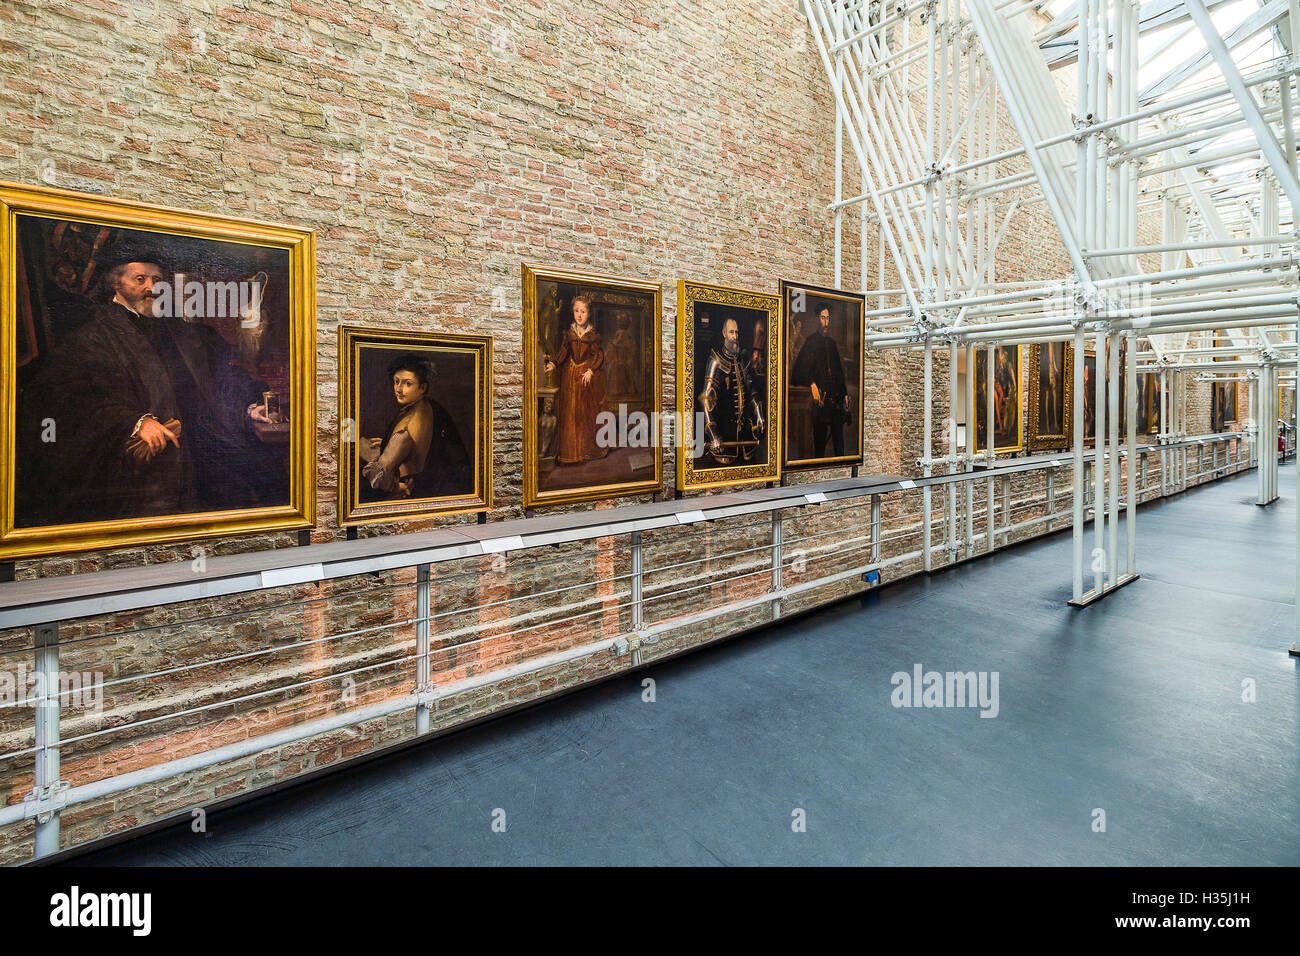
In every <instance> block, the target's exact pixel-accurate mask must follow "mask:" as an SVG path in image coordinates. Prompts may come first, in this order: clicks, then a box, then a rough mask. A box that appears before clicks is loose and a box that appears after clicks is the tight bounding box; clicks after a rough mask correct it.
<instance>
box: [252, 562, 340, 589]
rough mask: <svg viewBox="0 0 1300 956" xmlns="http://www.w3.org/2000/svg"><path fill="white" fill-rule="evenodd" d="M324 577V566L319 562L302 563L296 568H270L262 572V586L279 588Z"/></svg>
mask: <svg viewBox="0 0 1300 956" xmlns="http://www.w3.org/2000/svg"><path fill="white" fill-rule="evenodd" d="M323 577H325V568H324V566H323V565H320V564H303V565H299V566H298V567H296V568H272V569H271V570H269V571H263V572H262V587H264V588H281V587H284V586H286V585H289V584H306V583H307V582H308V581H319V580H320V579H321V578H323Z"/></svg>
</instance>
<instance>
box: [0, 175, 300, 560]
mask: <svg viewBox="0 0 1300 956" xmlns="http://www.w3.org/2000/svg"><path fill="white" fill-rule="evenodd" d="M20 216H32V217H40V218H47V219H56V220H65V221H74V222H81V223H89V224H92V225H101V226H105V227H107V228H121V229H133V230H139V231H144V232H154V233H158V234H160V235H162V236H169V235H170V236H180V237H190V238H197V239H212V240H220V241H222V242H229V243H244V244H248V245H256V246H265V247H270V248H277V249H284V250H286V251H287V253H288V257H289V268H288V272H289V286H290V290H289V354H290V356H291V362H290V369H289V393H290V399H289V400H290V407H291V408H293V409H294V413H293V415H292V420H291V423H290V435H289V462H290V467H289V473H290V479H289V504H287V505H281V506H275V507H266V508H244V509H238V510H229V511H213V512H202V513H195V514H180V515H167V516H162V517H141V518H129V519H121V520H113V521H93V522H81V523H75V524H63V525H45V526H38V527H30V528H15V518H16V516H15V484H16V476H15V455H16V451H17V434H16V430H17V382H16V379H17V274H16V272H17V269H16V266H17V229H18V225H17V223H18V217H20ZM0 262H2V263H3V269H2V270H0V389H2V391H0V410H2V413H0V419H2V421H0V560H13V559H15V558H28V557H37V556H41V555H49V554H58V553H66V552H75V551H90V550H99V549H103V548H121V547H127V546H132V545H144V544H163V543H173V542H180V541H188V540H195V539H201V538H214V537H223V536H228V535H241V534H254V533H267V532H274V531H290V530H300V529H306V528H312V527H314V526H315V516H316V364H315V359H316V237H315V233H314V232H313V231H312V230H310V229H301V228H297V227H294V226H288V225H280V224H275V223H267V222H259V221H255V220H250V219H239V218H235V217H232V216H224V215H220V214H216V213H205V212H196V211H193V210H186V209H175V208H171V207H168V206H160V205H154V204H151V203H143V202H135V201H132V200H125V199H114V198H108V197H102V196H93V195H87V194H84V193H78V192H71V191H68V190H63V189H51V188H46V187H42V186H25V185H21V184H16V183H4V182H0Z"/></svg>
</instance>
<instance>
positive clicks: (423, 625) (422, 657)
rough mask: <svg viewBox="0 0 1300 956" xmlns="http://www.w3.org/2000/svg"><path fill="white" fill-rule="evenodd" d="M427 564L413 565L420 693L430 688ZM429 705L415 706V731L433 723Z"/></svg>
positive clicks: (416, 664) (417, 686)
mask: <svg viewBox="0 0 1300 956" xmlns="http://www.w3.org/2000/svg"><path fill="white" fill-rule="evenodd" d="M429 607H430V601H429V565H427V564H417V565H416V566H415V617H416V621H415V653H416V655H417V656H416V659H415V692H416V693H417V694H422V693H424V692H425V691H428V690H429V689H430V687H429V682H430V678H431V675H430V673H429ZM430 707H431V705H430V704H427V703H419V704H416V706H415V732H416V733H417V734H427V733H428V732H429V729H430V727H431V725H432V723H433V720H432V712H431V710H430Z"/></svg>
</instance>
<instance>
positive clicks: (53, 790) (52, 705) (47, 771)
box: [28, 624, 62, 860]
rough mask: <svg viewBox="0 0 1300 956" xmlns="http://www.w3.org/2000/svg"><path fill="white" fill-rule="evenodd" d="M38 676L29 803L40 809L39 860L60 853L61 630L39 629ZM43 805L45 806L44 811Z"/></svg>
mask: <svg viewBox="0 0 1300 956" xmlns="http://www.w3.org/2000/svg"><path fill="white" fill-rule="evenodd" d="M35 651H36V673H37V674H39V675H40V679H41V684H40V695H38V696H40V697H41V698H42V699H40V700H37V701H36V773H35V781H34V785H33V787H32V792H31V794H30V795H29V796H28V799H29V800H31V801H33V802H34V803H35V804H36V805H37V812H36V841H35V847H34V849H33V856H34V857H35V858H36V859H38V860H39V859H41V858H42V857H47V856H51V855H52V854H55V853H58V852H59V810H58V807H57V806H54V807H51V806H50V803H51V802H52V801H53V800H54V798H55V796H56V794H57V792H58V791H59V790H60V784H61V782H62V781H60V780H59V626H58V625H57V624H42V625H40V626H39V627H37V628H36V642H35ZM41 804H45V806H44V807H42V806H41Z"/></svg>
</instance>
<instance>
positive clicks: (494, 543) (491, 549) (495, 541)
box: [480, 534, 524, 554]
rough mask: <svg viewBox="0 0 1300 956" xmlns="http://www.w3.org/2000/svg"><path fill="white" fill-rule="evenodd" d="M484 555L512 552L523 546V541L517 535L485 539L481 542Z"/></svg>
mask: <svg viewBox="0 0 1300 956" xmlns="http://www.w3.org/2000/svg"><path fill="white" fill-rule="evenodd" d="M480 544H481V545H482V546H483V553H484V554H504V553H505V552H507V551H514V550H515V549H516V548H522V547H523V546H524V539H523V538H522V537H520V536H519V535H517V534H515V535H511V536H510V537H508V538H487V539H485V540H484V541H481V542H480Z"/></svg>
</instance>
